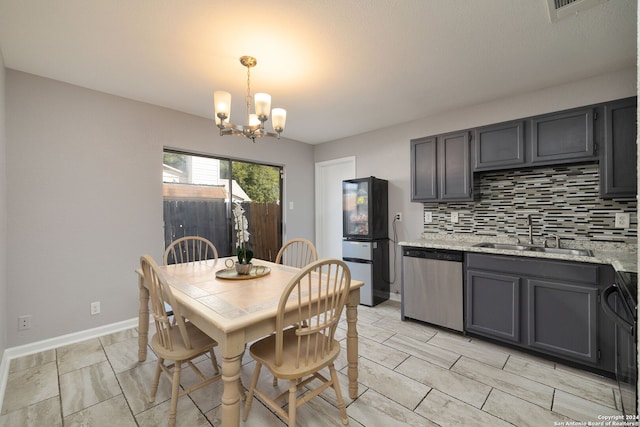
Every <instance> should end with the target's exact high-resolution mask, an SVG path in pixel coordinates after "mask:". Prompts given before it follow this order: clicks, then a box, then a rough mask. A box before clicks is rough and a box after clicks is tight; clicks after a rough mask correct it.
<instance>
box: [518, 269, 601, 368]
mask: <svg viewBox="0 0 640 427" xmlns="http://www.w3.org/2000/svg"><path fill="white" fill-rule="evenodd" d="M527 291H528V295H527V298H526V300H527V312H528V319H527V328H528V331H527V332H528V333H527V337H528V341H527V344H528V346H529V347H531V348H535V349H539V350H542V351H545V352H548V353H552V354H556V355H560V356H563V357H565V358H567V359H569V360H584V361H586V362H590V363H593V364H595V363H596V362H597V336H596V331H597V326H598V325H597V319H598V314H597V311H598V304H597V301H598V288H597V284H596V283H594V284H593V285H579V284H568V283H565V282H556V281H551V280H539V279H529V280H527Z"/></svg>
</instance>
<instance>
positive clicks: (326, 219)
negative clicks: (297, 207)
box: [315, 157, 356, 259]
mask: <svg viewBox="0 0 640 427" xmlns="http://www.w3.org/2000/svg"><path fill="white" fill-rule="evenodd" d="M355 177H356V158H355V157H345V158H342V159H336V160H328V161H326V162H318V163H316V176H315V181H316V249H317V250H318V257H319V258H338V259H341V258H342V181H344V180H345V179H354V178H355Z"/></svg>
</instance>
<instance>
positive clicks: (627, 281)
mask: <svg viewBox="0 0 640 427" xmlns="http://www.w3.org/2000/svg"><path fill="white" fill-rule="evenodd" d="M637 295H638V275H637V273H627V272H617V273H616V281H615V283H614V284H613V285H611V286H609V287H608V288H606V289H605V290H604V292H603V294H602V299H601V301H602V308H603V310H604V312H605V313H606V314H607V315H608V316H609V317H610V318H612V319H613V321H614V322H615V324H616V327H615V347H616V365H615V366H616V372H615V373H616V380H617V381H618V387H619V389H620V396H621V401H622V411H623V413H624V414H625V415H626V416H629V415H633V416H635V415H637V414H638V404H637V395H638V386H637V380H638V369H637V364H636V361H637V356H638V354H637V349H638V347H637V345H638V333H637V332H638V329H637V328H638V301H637Z"/></svg>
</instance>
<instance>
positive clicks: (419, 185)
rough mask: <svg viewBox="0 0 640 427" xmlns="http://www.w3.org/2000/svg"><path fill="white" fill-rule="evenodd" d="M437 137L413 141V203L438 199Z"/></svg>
mask: <svg viewBox="0 0 640 427" xmlns="http://www.w3.org/2000/svg"><path fill="white" fill-rule="evenodd" d="M437 165H438V158H437V141H436V137H435V136H434V137H429V138H420V139H414V140H411V201H412V202H416V201H422V200H435V199H437V198H438V176H437V172H438V167H437Z"/></svg>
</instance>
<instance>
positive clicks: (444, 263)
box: [401, 246, 464, 332]
mask: <svg viewBox="0 0 640 427" xmlns="http://www.w3.org/2000/svg"><path fill="white" fill-rule="evenodd" d="M462 260H463V253H462V252H456V251H450V250H444V249H430V248H416V247H408V246H407V247H403V249H402V311H401V313H402V320H404V319H405V318H410V319H416V320H421V321H423V322H428V323H432V324H434V325H438V326H443V327H445V328H449V329H453V330H456V331H460V332H462V331H463V330H464V323H463V317H462V316H463V314H462V313H463V309H462V307H463V299H462V287H463V283H462Z"/></svg>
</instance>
